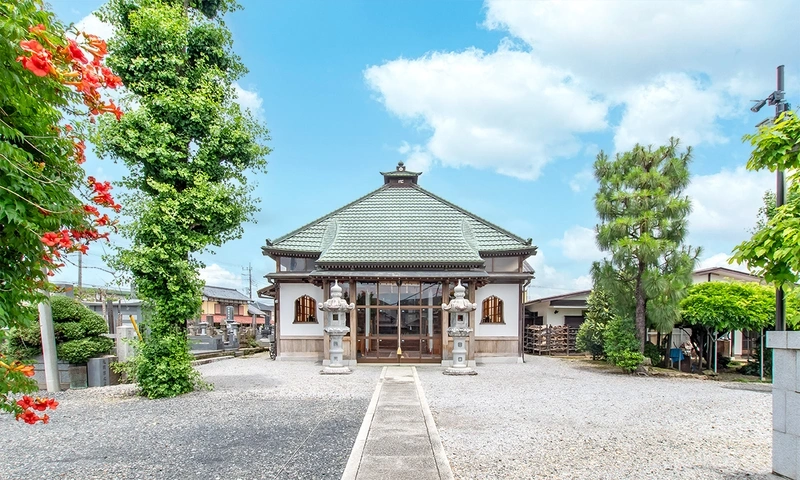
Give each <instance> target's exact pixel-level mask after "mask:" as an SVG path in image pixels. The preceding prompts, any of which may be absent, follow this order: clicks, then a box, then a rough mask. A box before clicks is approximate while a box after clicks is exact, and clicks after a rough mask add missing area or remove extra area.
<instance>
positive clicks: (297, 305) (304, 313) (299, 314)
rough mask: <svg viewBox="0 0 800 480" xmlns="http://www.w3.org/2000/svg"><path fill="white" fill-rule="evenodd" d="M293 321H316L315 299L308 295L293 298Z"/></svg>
mask: <svg viewBox="0 0 800 480" xmlns="http://www.w3.org/2000/svg"><path fill="white" fill-rule="evenodd" d="M294 323H317V301H316V300H314V299H313V298H311V297H309V296H308V295H303V296H302V297H300V298H298V299H297V300H295V301H294Z"/></svg>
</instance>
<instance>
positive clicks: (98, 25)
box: [75, 13, 114, 40]
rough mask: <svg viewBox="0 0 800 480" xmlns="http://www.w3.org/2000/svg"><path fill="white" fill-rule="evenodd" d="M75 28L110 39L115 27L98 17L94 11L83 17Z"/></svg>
mask: <svg viewBox="0 0 800 480" xmlns="http://www.w3.org/2000/svg"><path fill="white" fill-rule="evenodd" d="M75 28H77V29H78V30H79V31H82V32H86V33H89V34H92V35H97V36H98V37H100V38H102V39H103V40H108V39H109V38H111V37H112V36H113V35H114V27H113V26H112V25H111V24H110V23H106V22H104V21H102V20H100V19H99V18H97V16H95V14H94V13H91V14H89V15H87V16H85V17H83V18H82V19H81V20H80V21H79V22H78V23H76V24H75Z"/></svg>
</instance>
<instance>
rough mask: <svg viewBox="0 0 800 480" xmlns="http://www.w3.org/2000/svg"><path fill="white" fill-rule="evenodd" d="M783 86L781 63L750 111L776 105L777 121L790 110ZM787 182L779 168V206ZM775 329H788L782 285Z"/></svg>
mask: <svg viewBox="0 0 800 480" xmlns="http://www.w3.org/2000/svg"><path fill="white" fill-rule="evenodd" d="M783 88H784V84H783V65H780V66H779V67H778V78H777V88H776V89H775V91H774V92H772V93H770V94H769V96H768V97H767V98H765V99H763V100H753V101H754V102H756V104H755V105H753V106H752V107H750V111H752V112H753V113H758V111H759V110H761V109H762V108H763V107H764V106H765V105H770V106H772V105H774V106H775V118H774V119H773V121H775V122H777V121H778V117H779V116H780V115H781V113H783V112H786V111H788V110H789V108H790V105H789V104H788V103H787V102H786V100H785V96H786V92H785V91H784V89H783ZM767 123H769V119H767V120H765V121H763V122H761V123H759V124H758V125H756V126H757V127H761V126H763V125H766V124H767ZM785 184H786V182H785V181H784V178H783V170H778V174H777V186H776V190H777V191H776V192H775V205H776V206H778V207H780V206H781V205H783V204H784V201H785V198H784V195H785V190H786V186H785ZM775 330H778V331H781V330H786V302H785V301H784V298H783V288H781V287H780V286H779V287H777V288H776V289H775Z"/></svg>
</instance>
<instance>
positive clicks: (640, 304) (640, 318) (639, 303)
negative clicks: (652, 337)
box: [635, 261, 647, 354]
mask: <svg viewBox="0 0 800 480" xmlns="http://www.w3.org/2000/svg"><path fill="white" fill-rule="evenodd" d="M643 276H644V262H642V261H639V272H638V273H637V275H636V292H635V295H636V338H638V339H639V353H641V354H644V342H645V339H646V337H647V323H646V321H645V317H646V310H645V308H646V307H645V300H646V299H645V296H644V284H643V283H642V277H643Z"/></svg>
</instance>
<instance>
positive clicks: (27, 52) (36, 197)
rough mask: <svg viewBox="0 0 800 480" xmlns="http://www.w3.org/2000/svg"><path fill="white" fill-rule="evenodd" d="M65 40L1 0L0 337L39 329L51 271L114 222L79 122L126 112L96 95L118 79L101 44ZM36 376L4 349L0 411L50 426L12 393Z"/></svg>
mask: <svg viewBox="0 0 800 480" xmlns="http://www.w3.org/2000/svg"><path fill="white" fill-rule="evenodd" d="M70 36H71V37H73V38H67V28H66V27H65V26H64V25H63V24H61V23H60V22H58V20H57V19H56V18H55V16H54V15H53V13H52V12H50V11H48V10H47V9H46V8H45V5H44V3H43V2H42V1H38V0H0V64H2V68H0V341H2V340H3V337H5V336H7V335H8V332H9V331H14V330H16V329H24V328H31V327H35V318H36V305H37V304H38V303H40V302H43V301H46V296H45V295H44V292H45V291H46V290H48V289H50V288H52V287H51V285H50V284H48V282H47V275H48V274H53V272H54V271H56V270H58V268H59V267H60V266H62V265H63V264H61V263H60V261H59V258H61V256H62V255H63V254H64V253H69V252H74V251H79V250H80V251H85V250H86V249H87V248H88V247H87V244H88V243H90V242H91V241H93V240H98V239H100V238H103V237H104V236H105V235H108V234H107V233H105V234H102V233H100V232H98V230H97V227H99V226H102V225H109V224H110V223H112V222H111V220H110V219H109V218H108V215H107V214H102V215H101V214H100V212H99V210H98V209H97V207H95V205H100V206H107V207H113V208H115V209H118V208H119V205H117V204H115V203H114V201H113V199H112V198H111V196H110V193H109V191H108V190H109V188H110V185H108V184H107V183H105V182H96V181H94V180H93V179H91V177H89V178H87V177H86V174H85V172H84V171H83V169H82V168H81V166H80V164H81V163H82V162H83V160H84V159H85V156H84V149H85V143H84V138H85V130H84V129H83V128H81V121H82V120H83V119H86V118H87V117H91V118H93V116H94V115H98V114H100V113H102V112H113V113H114V114H115V115H122V112H121V111H120V110H119V109H117V108H116V106H114V105H113V103H108V104H107V103H104V102H103V101H102V100H101V98H100V97H101V96H100V94H99V88H100V87H108V88H115V87H116V86H118V85H119V78H118V77H116V76H115V75H113V73H112V72H111V71H110V70H109V69H108V68H106V66H105V65H104V63H103V56H104V55H105V51H104V49H105V44H104V43H103V42H102V41H101V40H99V39H97V38H96V37H93V36H91V35H87V34H85V33H83V32H78V31H76V30H74V29H72V30H71V31H70ZM68 121H69V122H72V125H68V124H67V122H68ZM92 204H95V205H92ZM33 374H34V372H33V367H32V366H30V365H25V364H24V363H21V362H19V360H11V359H8V358H5V357H3V356H2V355H0V410H2V411H5V412H8V413H12V414H14V415H15V416H16V418H17V419H18V420H19V419H21V420H24V421H25V422H26V423H36V422H37V421H42V422H46V421H47V416H46V415H45V416H43V417H39V416H38V414H36V413H35V412H34V411H33V410H32V408H33V407H32V405H33V404H32V403H31V401H30V399H27V400H26V399H25V397H23V400H21V401H15V398H14V395H16V394H19V393H29V392H32V391H35V390H36V389H37V386H36V382H35V381H33V380H32V379H31V378H29V377H30V376H32V375H33ZM37 411H38V410H37Z"/></svg>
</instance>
